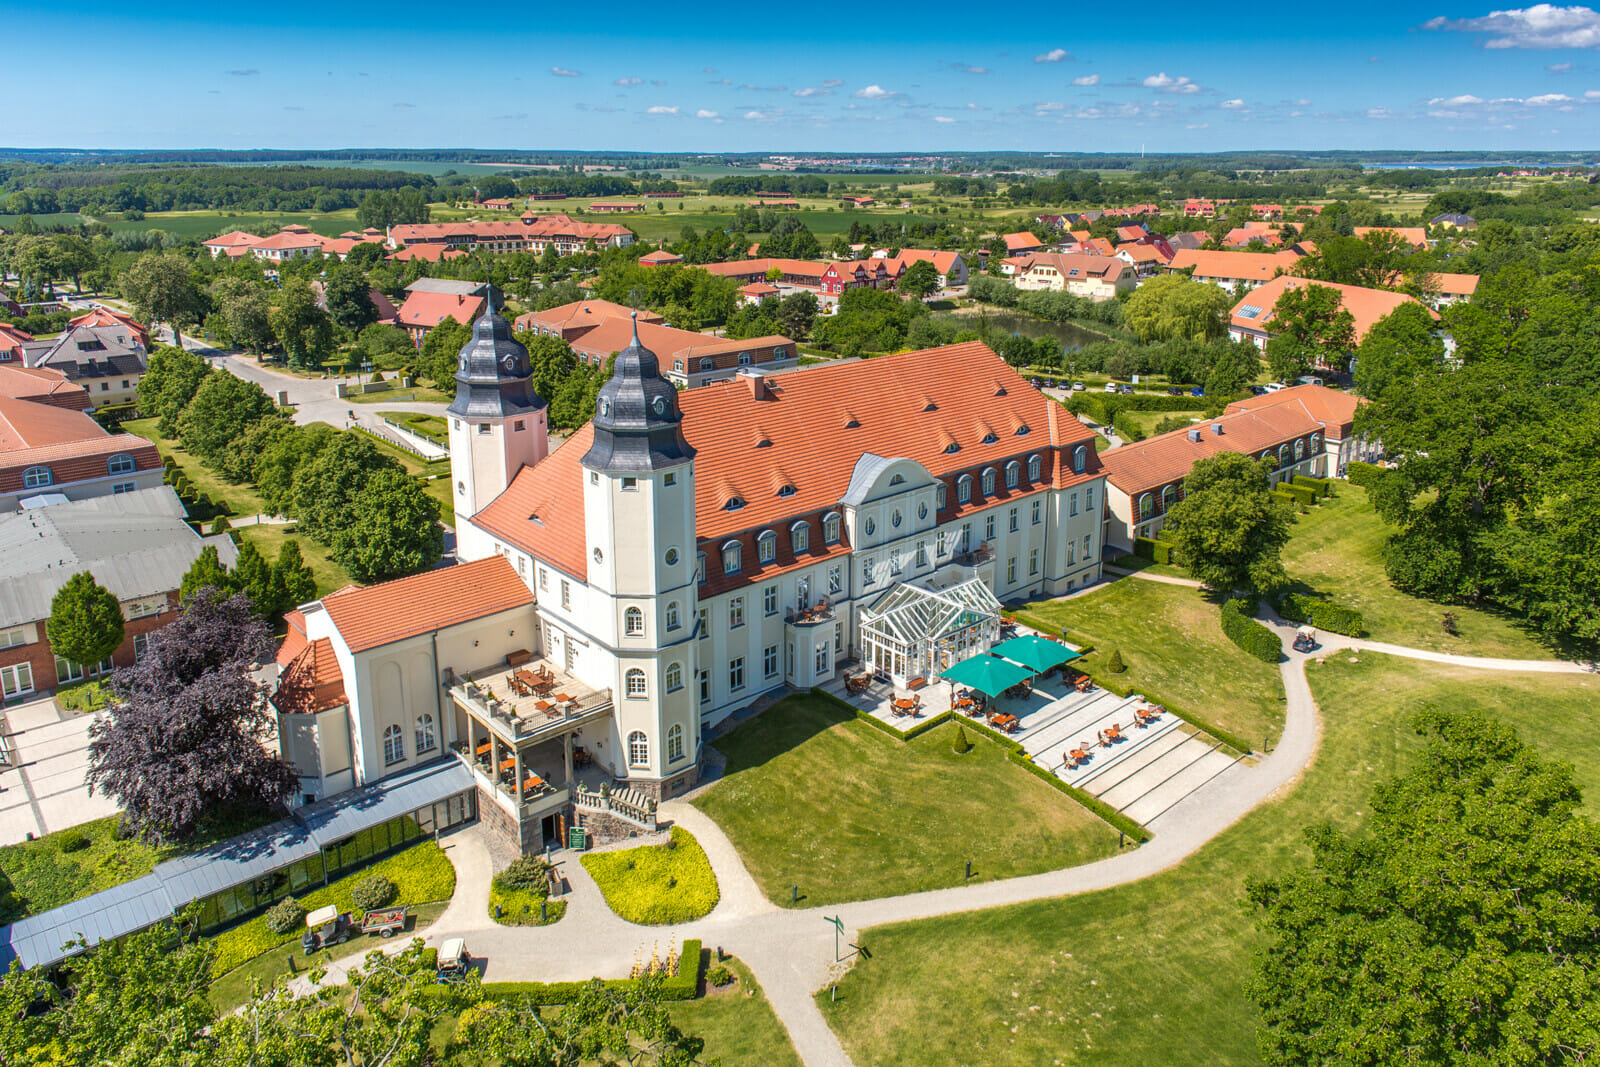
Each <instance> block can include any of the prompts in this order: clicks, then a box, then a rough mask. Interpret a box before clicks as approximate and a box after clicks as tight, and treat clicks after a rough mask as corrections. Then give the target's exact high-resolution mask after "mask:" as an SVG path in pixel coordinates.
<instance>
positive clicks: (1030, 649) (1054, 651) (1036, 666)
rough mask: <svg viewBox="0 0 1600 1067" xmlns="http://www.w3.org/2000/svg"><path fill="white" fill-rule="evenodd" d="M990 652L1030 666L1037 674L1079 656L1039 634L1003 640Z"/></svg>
mask: <svg viewBox="0 0 1600 1067" xmlns="http://www.w3.org/2000/svg"><path fill="white" fill-rule="evenodd" d="M989 652H990V654H992V655H995V656H999V657H1001V658H1002V659H1008V660H1010V661H1011V662H1012V663H1020V664H1022V665H1023V666H1024V667H1030V668H1032V669H1033V672H1034V673H1035V674H1039V673H1042V672H1044V671H1047V670H1049V669H1050V668H1051V667H1054V666H1056V665H1057V664H1061V663H1065V662H1067V660H1069V659H1077V658H1078V654H1077V653H1076V652H1074V651H1072V649H1070V648H1068V647H1067V646H1066V645H1063V644H1060V643H1058V642H1056V641H1051V640H1050V639H1048V638H1045V637H1040V636H1039V635H1038V634H1024V635H1022V636H1021V637H1013V638H1012V639H1011V640H1009V641H1002V642H1001V643H1000V644H998V645H995V646H994V647H993V648H991V649H990V650H989Z"/></svg>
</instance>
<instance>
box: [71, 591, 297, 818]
mask: <svg viewBox="0 0 1600 1067" xmlns="http://www.w3.org/2000/svg"><path fill="white" fill-rule="evenodd" d="M272 654H273V641H272V635H271V634H270V633H269V632H268V630H267V628H266V624H265V623H263V622H262V620H261V616H260V615H259V614H258V613H257V612H256V610H255V606H254V605H253V604H251V603H250V601H249V599H248V598H247V597H243V596H234V597H231V598H227V599H224V598H223V596H222V594H220V593H218V592H217V591H215V590H213V589H203V590H200V591H198V592H196V593H195V594H193V595H192V596H191V597H190V598H189V600H188V601H187V602H186V603H185V605H184V608H183V612H182V614H180V615H179V616H178V618H177V619H175V620H173V622H171V623H169V624H168V625H166V626H164V627H162V628H161V629H159V630H155V631H153V632H152V633H151V634H150V637H149V642H148V644H147V646H146V650H145V654H144V656H143V657H141V658H140V660H139V662H137V663H136V664H134V665H133V666H132V667H124V668H122V669H121V670H119V671H117V672H116V673H115V674H114V675H112V678H111V688H112V690H113V691H114V692H115V693H116V694H117V695H118V696H119V697H121V698H122V702H121V703H118V704H114V705H112V706H111V708H110V709H109V710H108V711H107V713H106V715H105V717H104V718H102V719H100V720H98V721H97V722H95V723H94V725H92V726H91V727H90V728H89V736H90V741H89V773H88V780H89V788H90V790H91V791H98V792H100V793H103V794H105V795H107V796H110V797H112V798H114V799H115V800H116V801H117V804H118V806H119V807H120V808H121V809H122V810H123V812H124V818H125V819H126V820H127V821H128V823H129V824H131V826H132V828H133V829H134V830H135V831H136V832H137V833H138V834H139V835H140V836H141V837H144V838H145V839H147V840H149V839H174V840H183V839H185V838H189V837H192V836H193V835H194V834H195V833H196V832H197V831H198V830H199V829H200V827H201V826H202V825H203V823H204V822H205V820H206V818H207V817H208V816H213V815H217V814H218V813H220V812H223V811H225V810H227V809H229V808H232V807H235V806H239V805H264V806H267V807H278V806H280V805H281V804H282V803H283V802H284V800H285V798H286V797H288V796H289V795H290V794H291V793H292V792H293V790H294V788H295V784H296V782H297V780H298V779H297V777H296V775H295V771H294V768H293V767H291V766H290V765H289V764H287V763H285V762H284V761H283V760H281V759H279V758H278V757H277V756H276V755H274V754H273V753H272V752H271V751H269V750H268V748H267V745H268V743H269V742H270V741H271V740H272V736H273V732H274V725H275V724H274V722H273V717H272V715H271V712H270V709H269V707H268V705H267V702H266V690H267V687H266V686H265V685H263V684H261V683H258V682H256V681H255V680H253V679H252V678H251V676H250V671H252V670H253V669H255V667H256V666H258V665H259V664H261V663H264V662H266V661H267V660H268V659H269V658H270V657H271V656H272Z"/></svg>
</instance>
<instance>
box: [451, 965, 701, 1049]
mask: <svg viewBox="0 0 1600 1067" xmlns="http://www.w3.org/2000/svg"><path fill="white" fill-rule="evenodd" d="M661 983H662V978H661V976H660V975H659V974H650V975H646V976H645V977H644V978H642V979H640V980H639V981H637V982H633V983H630V984H629V985H627V986H626V987H625V988H622V989H608V988H607V987H606V986H605V984H604V983H602V982H601V981H600V980H599V979H595V980H593V981H591V982H590V983H589V984H588V985H586V986H584V987H583V989H582V990H581V991H580V992H579V993H578V995H577V996H576V997H575V998H574V999H573V1000H572V1002H571V1003H569V1004H567V1005H566V1006H565V1007H563V1008H562V1009H561V1010H560V1011H559V1012H558V1013H556V1015H555V1017H554V1018H553V1019H549V1018H547V1017H546V1016H545V1015H544V1014H543V1013H541V1011H540V1010H539V1008H538V1007H537V1005H535V1004H534V1003H533V1002H532V1000H531V998H523V999H522V1000H521V1001H520V1002H518V1001H515V1000H512V999H511V998H505V999H502V1000H497V1001H490V1002H485V1003H483V1004H480V1005H478V1006H477V1007H476V1008H475V1009H473V1010H471V1011H468V1012H466V1013H464V1014H463V1016H462V1031H463V1037H462V1040H463V1041H464V1042H465V1043H466V1044H467V1047H469V1048H473V1049H483V1050H491V1049H492V1050H493V1051H494V1054H495V1058H496V1061H497V1062H498V1063H500V1064H502V1065H503V1067H578V1065H579V1064H581V1063H592V1062H598V1063H621V1062H626V1063H630V1064H638V1065H639V1067H648V1065H651V1064H655V1065H659V1067H687V1065H689V1064H693V1063H698V1062H699V1059H698V1057H699V1056H700V1054H701V1053H702V1052H703V1051H704V1049H705V1041H704V1040H703V1039H701V1038H698V1037H694V1036H692V1035H690V1034H686V1033H684V1032H683V1031H682V1030H680V1029H678V1027H677V1025H676V1024H674V1023H673V1021H672V1016H671V1014H670V1013H669V1012H668V1011H667V1009H666V1006H665V1005H664V1004H663V1002H662V997H661Z"/></svg>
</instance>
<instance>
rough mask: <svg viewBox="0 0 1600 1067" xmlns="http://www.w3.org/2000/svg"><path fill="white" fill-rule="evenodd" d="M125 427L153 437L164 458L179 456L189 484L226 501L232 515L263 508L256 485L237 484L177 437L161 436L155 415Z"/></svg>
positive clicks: (145, 436)
mask: <svg viewBox="0 0 1600 1067" xmlns="http://www.w3.org/2000/svg"><path fill="white" fill-rule="evenodd" d="M122 429H123V430H124V431H126V432H127V433H131V434H137V435H138V436H140V437H144V438H147V439H149V440H150V441H151V442H153V443H154V444H155V446H156V450H157V451H158V452H160V453H161V457H162V458H163V459H165V458H166V457H167V456H171V457H172V458H173V459H175V460H177V461H178V466H179V467H181V468H183V476H184V477H185V478H187V479H189V484H191V485H193V486H194V487H195V488H196V489H198V490H199V491H200V492H202V493H204V494H205V495H206V496H208V497H210V498H211V500H212V502H213V503H215V502H216V501H219V500H220V501H224V502H226V503H227V505H228V512H227V513H228V515H230V516H233V515H254V514H256V513H257V512H258V511H260V510H261V508H262V506H263V505H262V503H261V495H260V494H259V493H257V492H256V491H255V487H254V486H249V485H236V484H234V483H233V482H230V481H228V480H227V479H225V478H223V477H222V476H221V475H220V474H218V473H217V472H216V471H214V470H212V469H211V468H210V467H207V466H206V465H205V464H204V463H203V462H201V461H200V460H198V459H196V458H195V457H193V456H191V455H189V453H188V452H185V451H184V449H183V446H182V445H181V444H179V443H178V442H177V441H175V440H173V439H171V438H168V437H163V436H161V434H160V433H159V432H158V431H157V430H156V420H155V419H129V420H128V421H126V422H124V423H123V424H122Z"/></svg>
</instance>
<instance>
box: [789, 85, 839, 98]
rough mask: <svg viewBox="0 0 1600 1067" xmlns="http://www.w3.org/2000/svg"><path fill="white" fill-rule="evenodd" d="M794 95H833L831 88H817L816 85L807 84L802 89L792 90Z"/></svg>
mask: <svg viewBox="0 0 1600 1067" xmlns="http://www.w3.org/2000/svg"><path fill="white" fill-rule="evenodd" d="M794 95H796V96H832V95H833V90H832V89H819V88H817V87H816V86H812V85H808V86H806V87H805V88H804V89H796V90H795V91H794Z"/></svg>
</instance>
